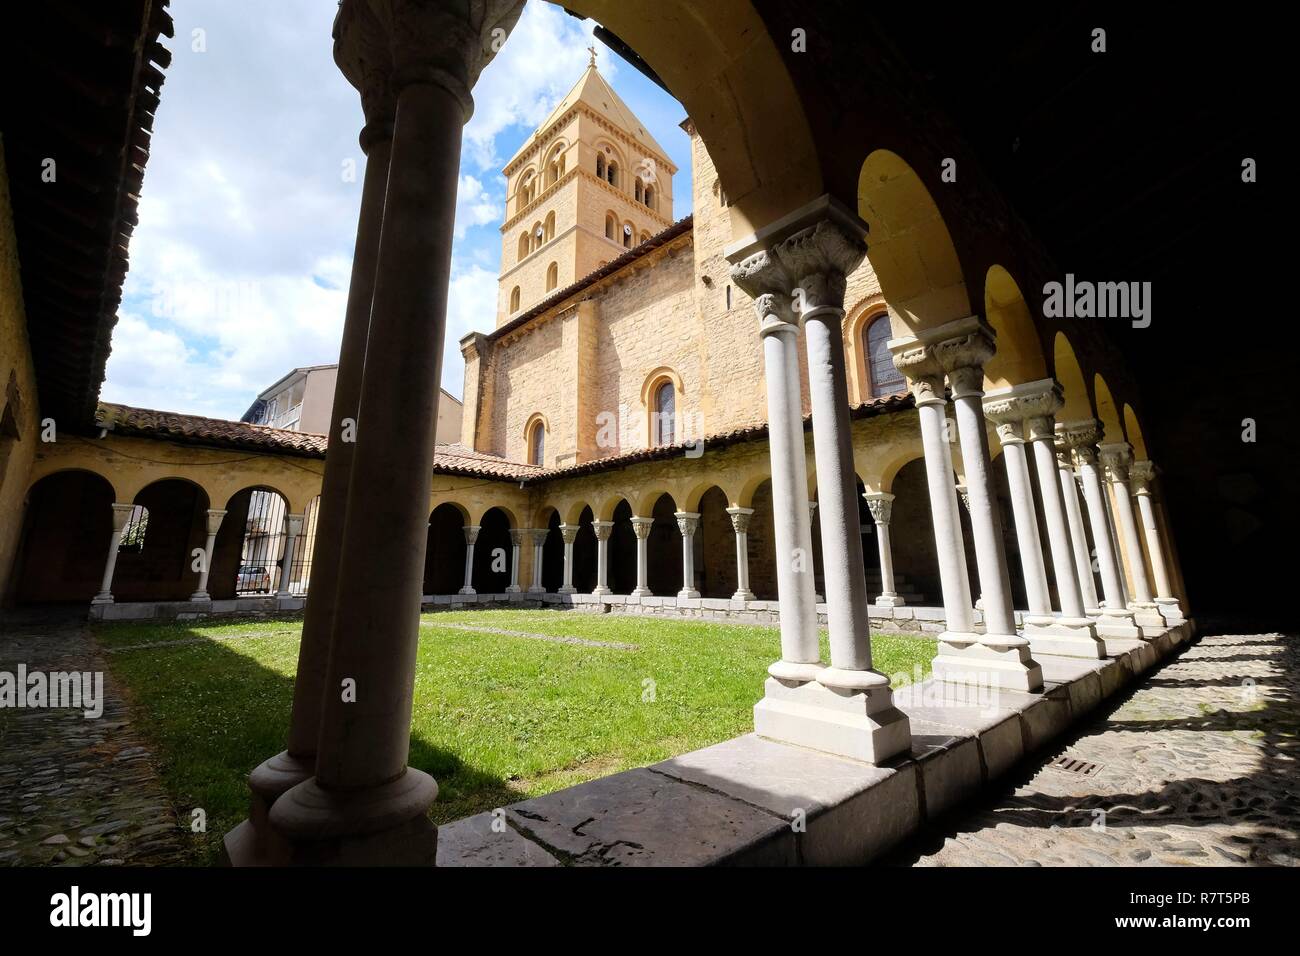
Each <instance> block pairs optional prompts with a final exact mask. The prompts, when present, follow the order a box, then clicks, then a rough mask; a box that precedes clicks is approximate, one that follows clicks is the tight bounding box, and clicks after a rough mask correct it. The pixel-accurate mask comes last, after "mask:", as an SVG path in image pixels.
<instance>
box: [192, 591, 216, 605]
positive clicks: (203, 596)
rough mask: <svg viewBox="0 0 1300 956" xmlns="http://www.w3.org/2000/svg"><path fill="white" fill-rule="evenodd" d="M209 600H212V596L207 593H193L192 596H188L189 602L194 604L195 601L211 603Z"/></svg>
mask: <svg viewBox="0 0 1300 956" xmlns="http://www.w3.org/2000/svg"><path fill="white" fill-rule="evenodd" d="M211 600H212V595H211V594H209V593H208V592H207V591H195V592H194V593H193V594H191V595H190V601H192V602H196V601H197V602H203V601H211Z"/></svg>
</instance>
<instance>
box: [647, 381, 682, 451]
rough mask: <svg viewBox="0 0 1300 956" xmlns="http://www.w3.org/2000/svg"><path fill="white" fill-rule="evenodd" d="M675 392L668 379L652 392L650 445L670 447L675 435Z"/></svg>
mask: <svg viewBox="0 0 1300 956" xmlns="http://www.w3.org/2000/svg"><path fill="white" fill-rule="evenodd" d="M676 412H677V392H676V391H675V389H674V388H673V383H672V381H670V380H669V379H664V380H663V381H662V382H660V383H659V384H658V385H656V386H655V390H654V419H653V421H652V422H651V429H650V441H651V444H653V445H656V446H660V445H671V444H672V443H673V440H674V438H675V436H676V434H677V414H676Z"/></svg>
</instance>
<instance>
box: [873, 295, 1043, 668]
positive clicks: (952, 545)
mask: <svg viewBox="0 0 1300 956" xmlns="http://www.w3.org/2000/svg"><path fill="white" fill-rule="evenodd" d="M890 348H891V350H892V351H893V352H894V364H895V366H897V367H898V368H899V370H900V371H902V372H903V374H904V375H906V376H907V377H908V378H909V379H910V380H911V381H912V388H913V393H914V394H915V395H916V396H917V406H918V409H919V411H920V413H921V432H922V443H923V445H924V447H925V467H926V477H927V480H928V483H929V486H930V510H931V514H932V517H933V520H934V527H935V544H936V547H937V552H938V554H939V562H940V565H939V570H940V579H941V581H942V582H943V591H944V608H945V614H946V616H947V618H948V630H947V631H945V632H944V633H943V634H941V635H940V636H939V639H940V645H939V654H938V656H937V657H936V658H935V660H934V665H933V667H934V675H935V677H936V678H938V679H940V680H945V681H950V682H954V683H963V684H977V685H981V686H992V687H1004V688H1009V689H1013V690H1037V689H1038V688H1040V687H1041V686H1042V684H1043V675H1042V668H1040V667H1039V666H1038V664H1037V663H1036V662H1035V661H1034V660H1033V659H1032V658H1031V657H1030V649H1029V642H1028V641H1027V640H1026V639H1025V638H1023V637H1021V636H1020V635H1019V634H1017V633H1016V622H1015V610H1014V608H1013V606H1012V601H1011V577H1010V574H1009V572H1008V569H1007V555H1006V544H1005V542H1004V541H1003V537H1002V515H1001V512H1000V510H999V508H998V503H997V498H996V497H995V496H994V494H993V485H992V479H991V476H990V467H991V466H990V460H989V440H988V431H987V425H986V422H985V417H984V406H983V401H982V399H983V397H984V365H985V363H987V362H988V360H989V359H990V358H992V357H993V354H994V352H995V350H996V337H995V333H994V331H993V329H992V328H991V327H990V326H989V324H988V323H987V322H986V321H984V319H982V318H980V317H979V316H968V317H967V318H964V319H957V320H955V321H953V322H948V323H946V324H944V325H940V326H938V327H936V328H933V329H929V330H926V331H924V332H923V333H921V334H920V335H918V336H916V337H914V338H908V339H902V340H896V341H894V342H891V343H890ZM944 376H946V377H947V379H948V383H949V386H950V388H951V391H952V401H953V406H954V408H953V411H954V416H955V418H956V422H957V432H958V438H959V440H960V442H961V459H962V468H963V469H964V471H965V478H966V482H965V484H966V499H967V508H968V510H969V512H970V520H971V534H972V535H973V537H974V539H975V559H976V570H977V572H978V576H979V583H980V602H981V609H982V610H983V613H984V632H983V633H982V634H976V633H973V631H974V627H973V624H972V623H971V616H972V612H971V610H970V587H969V584H968V578H967V576H966V566H965V560H964V557H963V555H964V553H965V548H964V542H963V540H962V533H961V524H960V522H959V520H958V515H957V500H956V498H957V495H956V491H955V489H954V485H953V472H952V457H951V452H950V451H949V449H948V442H947V436H946V434H944V433H945V432H946V424H945V418H944V399H943V377H944ZM954 579H955V580H954Z"/></svg>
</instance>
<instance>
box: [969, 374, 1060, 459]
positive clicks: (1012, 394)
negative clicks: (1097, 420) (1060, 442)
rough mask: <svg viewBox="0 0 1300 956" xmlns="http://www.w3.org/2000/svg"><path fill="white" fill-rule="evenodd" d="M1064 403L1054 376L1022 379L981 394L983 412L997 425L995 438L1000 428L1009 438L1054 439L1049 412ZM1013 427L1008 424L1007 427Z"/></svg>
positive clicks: (1004, 440)
mask: <svg viewBox="0 0 1300 956" xmlns="http://www.w3.org/2000/svg"><path fill="white" fill-rule="evenodd" d="M1063 404H1064V402H1063V399H1062V392H1061V386H1060V384H1059V383H1057V382H1056V381H1055V380H1054V379H1050V378H1045V379H1040V380H1039V381H1037V382H1026V383H1025V384H1023V385H1013V386H1011V387H1010V388H1003V389H998V390H997V391H994V392H989V393H988V395H986V396H985V397H984V414H985V416H986V417H987V418H988V419H989V420H990V421H992V422H994V423H995V424H996V425H997V426H998V437H999V438H1002V443H1003V444H1006V443H1007V440H1008V439H1007V438H1005V437H1003V432H1004V427H1005V431H1006V432H1007V434H1008V435H1011V436H1012V438H1011V440H1013V441H1023V440H1024V439H1025V436H1026V435H1028V437H1029V441H1037V440H1039V439H1043V438H1053V439H1054V438H1055V421H1054V419H1053V418H1052V416H1053V415H1055V414H1056V412H1057V411H1058V410H1059V409H1060V408H1061V406H1062V405H1063ZM1013 425H1014V426H1016V427H1014V428H1013V427H1011V426H1013Z"/></svg>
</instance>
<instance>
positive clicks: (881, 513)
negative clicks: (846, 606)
mask: <svg viewBox="0 0 1300 956" xmlns="http://www.w3.org/2000/svg"><path fill="white" fill-rule="evenodd" d="M862 497H863V498H864V499H865V500H866V502H867V509H868V510H869V511H870V512H871V520H872V521H873V522H874V523H875V526H876V548H877V549H878V550H879V553H880V596H879V597H877V598H876V605H877V606H878V607H902V606H903V605H904V604H905V603H907V602H905V601H904V600H903V598H902V596H901V595H899V594H898V593H896V592H895V591H894V552H893V549H892V548H891V547H890V543H889V520H890V517H891V516H892V514H893V510H894V496H893V495H891V494H890V493H889V492H887V491H867V492H864V493H863V495H862Z"/></svg>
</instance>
